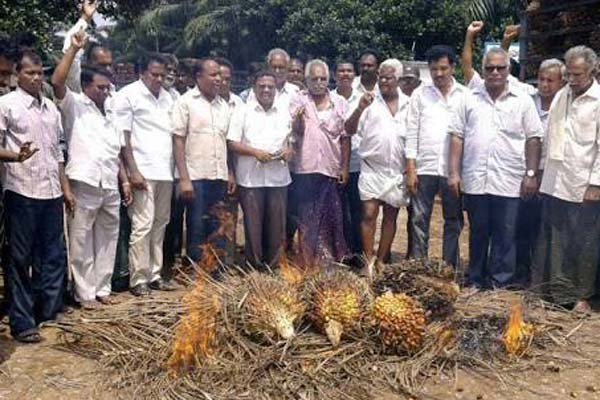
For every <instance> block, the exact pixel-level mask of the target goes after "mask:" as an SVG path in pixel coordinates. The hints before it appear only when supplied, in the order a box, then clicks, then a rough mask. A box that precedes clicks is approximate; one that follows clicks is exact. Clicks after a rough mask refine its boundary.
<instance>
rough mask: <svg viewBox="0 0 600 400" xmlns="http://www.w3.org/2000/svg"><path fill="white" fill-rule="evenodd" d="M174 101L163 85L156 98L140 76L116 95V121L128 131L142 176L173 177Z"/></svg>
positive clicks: (158, 179) (167, 179)
mask: <svg viewBox="0 0 600 400" xmlns="http://www.w3.org/2000/svg"><path fill="white" fill-rule="evenodd" d="M174 103H175V101H174V100H173V96H171V95H170V94H169V92H167V91H166V90H165V89H163V88H161V89H160V92H159V95H158V98H156V97H155V96H154V95H153V94H152V93H151V92H150V90H149V89H148V87H146V84H144V82H142V80H138V81H136V82H133V83H131V84H129V85H127V86H125V87H124V88H123V89H121V90H120V91H119V93H118V94H117V96H116V97H115V100H114V104H113V106H114V114H115V121H116V125H117V127H118V128H119V129H120V130H121V131H129V132H131V148H132V150H133V158H134V159H135V163H136V165H137V167H138V169H139V171H140V173H141V174H142V175H143V176H144V178H145V179H148V180H153V181H171V180H173V137H172V136H171V119H170V112H171V108H172V107H173V104H174Z"/></svg>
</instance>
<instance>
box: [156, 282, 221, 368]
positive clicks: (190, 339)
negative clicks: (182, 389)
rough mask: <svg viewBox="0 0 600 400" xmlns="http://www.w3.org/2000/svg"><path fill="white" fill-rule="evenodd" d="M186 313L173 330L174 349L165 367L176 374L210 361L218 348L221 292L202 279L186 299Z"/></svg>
mask: <svg viewBox="0 0 600 400" xmlns="http://www.w3.org/2000/svg"><path fill="white" fill-rule="evenodd" d="M184 301H185V302H186V304H187V307H188V311H187V313H186V314H185V315H184V316H183V317H182V319H181V321H180V322H179V324H178V325H177V328H176V330H175V340H174V342H173V345H172V347H173V350H172V353H171V357H170V358H169V360H168V362H167V364H168V366H169V368H170V370H171V371H172V372H173V373H175V374H178V373H179V372H180V371H185V370H188V369H191V368H193V367H195V366H196V365H197V364H199V363H202V362H204V361H206V360H209V359H210V358H211V357H212V356H213V355H214V354H215V352H216V349H217V345H218V343H217V337H218V335H217V325H218V318H219V313H220V309H221V293H219V290H218V286H215V285H214V284H212V283H211V281H210V279H209V278H207V277H205V276H201V277H200V278H199V279H198V280H197V282H196V285H195V286H194V288H193V289H192V291H191V292H189V293H188V294H187V295H186V296H185V297H184Z"/></svg>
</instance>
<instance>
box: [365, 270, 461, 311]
mask: <svg viewBox="0 0 600 400" xmlns="http://www.w3.org/2000/svg"><path fill="white" fill-rule="evenodd" d="M373 291H374V292H375V294H378V295H380V294H384V293H386V292H392V293H405V294H407V295H409V296H411V297H414V298H415V299H416V300H418V301H419V303H421V304H422V305H423V307H424V308H425V311H426V314H427V316H428V317H429V318H432V319H433V318H438V317H444V316H447V315H449V314H451V313H452V312H453V311H454V302H455V301H456V299H457V298H458V295H459V293H460V288H459V287H458V285H457V284H456V282H454V270H453V269H452V268H451V267H450V266H448V265H447V264H445V263H443V262H430V261H427V260H407V261H404V262H401V263H399V264H392V265H389V266H386V268H385V270H384V271H383V272H382V273H381V274H380V275H379V276H378V277H376V279H375V280H374V283H373Z"/></svg>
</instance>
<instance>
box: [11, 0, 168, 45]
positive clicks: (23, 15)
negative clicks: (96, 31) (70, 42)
mask: <svg viewBox="0 0 600 400" xmlns="http://www.w3.org/2000/svg"><path fill="white" fill-rule="evenodd" d="M78 3H79V1H76V0H0V32H2V33H4V34H6V35H8V36H11V37H13V38H15V39H16V40H17V42H22V41H25V43H27V44H28V45H33V46H35V47H37V48H38V50H41V51H42V52H45V53H49V52H51V51H52V49H53V40H52V38H53V34H54V33H55V32H56V31H57V30H58V29H59V28H60V27H61V26H62V25H63V24H70V23H74V22H75V21H76V20H77V18H78V9H77V5H78ZM155 3H156V2H155V1H154V0H119V1H116V0H113V1H110V0H107V1H103V2H101V3H100V9H99V11H100V12H102V13H103V14H104V15H106V16H108V17H113V18H117V19H128V18H134V17H135V16H136V15H138V14H139V12H140V10H143V9H147V8H148V7H151V6H153V5H154V4H155ZM19 39H20V40H19Z"/></svg>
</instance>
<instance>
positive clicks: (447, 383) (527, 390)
mask: <svg viewBox="0 0 600 400" xmlns="http://www.w3.org/2000/svg"><path fill="white" fill-rule="evenodd" d="M433 221H434V223H433V224H432V232H431V245H430V255H431V256H433V257H438V256H439V255H440V254H441V238H442V235H441V234H442V232H441V223H440V221H441V212H440V210H439V208H436V210H435V212H434V216H433ZM405 226H406V213H405V212H402V213H401V215H400V218H399V219H398V233H397V235H396V239H395V242H394V246H393V251H394V258H395V259H398V258H401V257H403V256H404V253H405V251H406V231H405ZM242 237H243V235H241V234H238V238H242ZM467 238H468V235H467V233H466V231H465V233H463V235H462V238H461V255H462V257H463V258H466V257H467ZM182 293H183V291H182ZM129 296H130V295H129V294H126V293H125V294H119V295H117V298H120V299H122V300H124V299H126V298H129ZM74 313H75V314H74V315H77V313H78V311H74ZM67 318H70V316H69V315H67ZM598 332H600V316H599V315H598V314H596V315H595V316H593V317H592V318H591V319H590V320H589V321H586V322H585V323H584V324H583V326H582V327H581V329H580V331H579V332H578V335H579V334H580V335H581V337H585V338H589V339H586V340H587V341H586V342H581V343H577V346H578V347H579V348H580V349H582V350H583V351H585V352H587V353H588V354H590V355H591V356H593V358H595V359H600V334H599V333H598ZM42 333H43V336H44V337H45V340H44V342H43V343H41V344H39V345H21V344H18V343H16V342H14V341H12V340H11V339H10V337H9V335H8V327H7V326H6V324H5V323H0V399H2V400H4V399H6V400H13V399H14V400H22V399H26V400H29V399H31V400H55V399H93V400H109V399H115V398H122V399H132V398H133V397H132V396H131V395H129V394H128V393H124V392H116V391H115V390H112V389H111V388H110V385H109V383H110V380H111V374H110V372H108V371H103V370H102V369H101V367H100V365H99V364H98V363H97V362H96V361H94V360H90V359H87V358H84V357H81V356H78V355H76V354H73V353H69V352H65V351H62V350H61V349H60V346H59V340H58V332H57V331H56V330H54V329H51V328H44V329H43V330H42ZM564 357H565V358H567V359H568V358H571V357H573V355H572V354H568V353H565V354H564ZM376 398H378V399H384V400H392V399H403V398H404V397H399V396H398V395H394V394H391V393H390V394H384V393H382V394H381V395H378V396H377V397H376ZM420 398H423V399H460V400H463V399H464V400H496V399H498V400H500V399H518V400H521V399H522V400H533V399H572V398H578V399H585V400H587V399H589V400H592V399H599V400H600V365H598V366H595V367H593V368H581V367H580V368H578V367H573V368H569V367H561V368H557V367H556V366H553V365H542V364H540V365H537V364H536V365H535V368H534V369H532V370H529V371H525V372H523V373H522V379H520V380H519V382H517V383H516V384H515V383H514V382H511V383H507V382H501V381H499V380H498V379H490V378H487V377H484V376H477V375H475V374H473V373H466V372H464V371H459V372H458V375H457V379H456V380H454V379H450V378H444V377H440V378H432V379H431V380H430V381H429V382H428V383H427V384H426V386H425V388H424V392H423V394H422V396H421V397H420Z"/></svg>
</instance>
